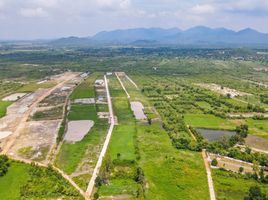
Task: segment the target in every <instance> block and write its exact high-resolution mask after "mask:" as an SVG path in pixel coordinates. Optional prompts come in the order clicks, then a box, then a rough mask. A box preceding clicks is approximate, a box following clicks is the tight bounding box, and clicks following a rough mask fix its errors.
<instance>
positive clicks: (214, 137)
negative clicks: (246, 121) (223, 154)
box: [196, 128, 236, 141]
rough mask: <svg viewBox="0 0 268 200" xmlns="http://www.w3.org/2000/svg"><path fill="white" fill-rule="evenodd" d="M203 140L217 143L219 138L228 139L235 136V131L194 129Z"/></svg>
mask: <svg viewBox="0 0 268 200" xmlns="http://www.w3.org/2000/svg"><path fill="white" fill-rule="evenodd" d="M196 131H197V132H199V133H200V134H201V135H202V136H203V137H204V138H206V139H207V140H208V141H219V140H221V138H223V137H225V138H227V139H228V138H230V137H231V136H233V135H235V134H236V133H235V131H226V130H212V129H203V128H198V129H196Z"/></svg>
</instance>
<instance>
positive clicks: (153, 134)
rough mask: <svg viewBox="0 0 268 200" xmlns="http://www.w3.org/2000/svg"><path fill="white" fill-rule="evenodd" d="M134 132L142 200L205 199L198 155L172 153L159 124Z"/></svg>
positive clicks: (206, 195)
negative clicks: (143, 179)
mask: <svg viewBox="0 0 268 200" xmlns="http://www.w3.org/2000/svg"><path fill="white" fill-rule="evenodd" d="M137 130H138V133H137V137H138V146H139V152H140V157H141V159H140V161H139V164H140V166H141V167H142V169H143V170H144V173H145V177H146V181H147V183H148V187H147V188H146V193H145V197H146V199H159V200H160V199H163V200H164V199H192V200H196V199H202V200H203V199H209V193H208V185H207V177H206V171H205V168H204V164H203V160H202V158H201V155H200V153H196V152H190V151H182V150H177V149H175V148H174V147H173V146H172V144H171V142H170V138H169V137H168V135H167V133H166V132H165V131H163V130H161V128H160V124H154V125H151V126H141V125H140V126H138V127H137Z"/></svg>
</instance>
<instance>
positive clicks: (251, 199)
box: [244, 185, 268, 200]
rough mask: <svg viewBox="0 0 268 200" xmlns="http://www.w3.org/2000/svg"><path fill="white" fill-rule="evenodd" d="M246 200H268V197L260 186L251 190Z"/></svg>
mask: <svg viewBox="0 0 268 200" xmlns="http://www.w3.org/2000/svg"><path fill="white" fill-rule="evenodd" d="M244 199H245V200H268V198H267V196H266V195H265V194H264V193H262V191H261V188H260V187H259V186H257V185H256V186H252V187H250V188H249V195H248V196H246V197H245V198H244Z"/></svg>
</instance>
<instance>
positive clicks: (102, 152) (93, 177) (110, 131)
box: [86, 76, 115, 199]
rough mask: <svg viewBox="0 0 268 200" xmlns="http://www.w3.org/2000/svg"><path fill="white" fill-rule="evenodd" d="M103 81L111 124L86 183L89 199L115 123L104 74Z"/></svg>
mask: <svg viewBox="0 0 268 200" xmlns="http://www.w3.org/2000/svg"><path fill="white" fill-rule="evenodd" d="M104 81H105V88H106V93H107V101H108V107H109V113H110V123H111V124H110V128H109V130H108V133H107V136H106V139H105V142H104V144H103V147H102V150H101V153H100V155H99V159H98V162H97V164H96V166H95V168H94V171H93V174H92V177H91V179H90V181H89V184H88V187H87V191H86V196H87V198H88V199H91V196H92V192H93V189H94V185H95V180H96V178H97V176H98V173H99V170H100V167H101V165H102V160H103V158H104V156H105V153H106V151H107V148H108V145H109V142H110V139H111V136H112V132H113V129H114V124H115V120H114V113H113V106H112V100H111V96H110V91H109V86H108V82H107V78H106V76H104Z"/></svg>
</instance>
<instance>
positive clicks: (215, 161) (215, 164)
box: [211, 158, 218, 166]
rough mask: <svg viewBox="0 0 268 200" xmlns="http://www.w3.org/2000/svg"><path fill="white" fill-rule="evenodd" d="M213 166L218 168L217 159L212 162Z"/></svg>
mask: <svg viewBox="0 0 268 200" xmlns="http://www.w3.org/2000/svg"><path fill="white" fill-rule="evenodd" d="M211 165H212V166H217V165H218V161H217V159H215V158H214V159H213V160H212V161H211Z"/></svg>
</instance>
